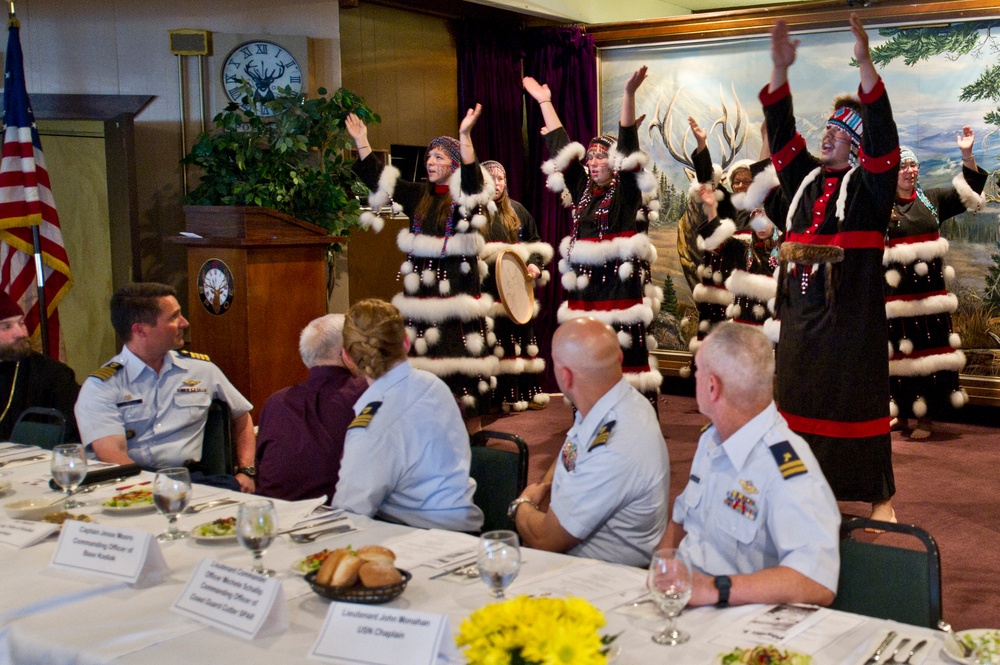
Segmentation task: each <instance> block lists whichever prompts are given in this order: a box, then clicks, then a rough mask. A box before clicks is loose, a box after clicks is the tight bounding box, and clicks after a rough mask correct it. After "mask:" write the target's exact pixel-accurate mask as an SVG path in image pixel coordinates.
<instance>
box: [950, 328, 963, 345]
mask: <svg viewBox="0 0 1000 665" xmlns="http://www.w3.org/2000/svg"><path fill="white" fill-rule="evenodd" d="M948 346H950V347H951V348H953V349H960V348H962V336H961V335H959V334H958V333H957V332H953V333H951V334H950V335H948Z"/></svg>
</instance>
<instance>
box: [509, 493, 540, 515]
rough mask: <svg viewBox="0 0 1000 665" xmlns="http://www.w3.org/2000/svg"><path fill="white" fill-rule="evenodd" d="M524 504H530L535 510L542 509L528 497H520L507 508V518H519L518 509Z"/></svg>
mask: <svg viewBox="0 0 1000 665" xmlns="http://www.w3.org/2000/svg"><path fill="white" fill-rule="evenodd" d="M522 503H526V504H528V505H529V506H531V507H532V508H534V509H535V510H541V508H539V507H538V504H537V503H535V502H534V501H532V500H531V499H529V498H528V497H526V496H519V497H517V498H516V499H514V500H513V501H511V502H510V505H509V506H507V517H509V518H510V519H514V518H515V517H517V508H518V506H520V505H521V504H522Z"/></svg>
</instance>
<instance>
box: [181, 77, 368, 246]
mask: <svg viewBox="0 0 1000 665" xmlns="http://www.w3.org/2000/svg"><path fill="white" fill-rule="evenodd" d="M245 92H246V97H245V99H251V100H252V98H253V90H252V89H251V88H250V87H249V86H245ZM317 92H318V93H319V96H318V97H315V98H306V96H305V95H296V94H293V93H292V91H291V90H290V89H288V88H285V89H284V90H282V91H280V92H279V94H278V96H277V97H276V98H275V99H273V100H270V101H265V102H261V103H260V104H259V105H256V106H255V105H254V104H253V103H250V104H248V106H249V108H248V109H244V108H242V107H240V106H239V105H238V104H230V105H228V106H227V107H226V109H225V110H224V111H223V112H221V113H219V114H218V115H217V116H215V118H214V120H213V121H214V123H215V129H214V131H211V132H205V133H202V134H201V136H199V138H198V142H197V143H196V144H195V145H194V147H193V148H192V149H191V152H190V153H189V154H188V155H187V156H185V157H184V159H183V160H182V162H183V163H185V164H191V165H194V166H197V167H199V168H200V169H201V170H202V176H201V181H200V182H199V184H198V186H197V187H196V188H195V189H194V190H193V191H191V192H190V193H189V194H187V195H186V196H185V197H184V202H185V203H186V204H189V205H221V206H263V207H267V208H273V209H275V210H278V211H279V212H283V213H286V214H289V215H292V216H293V217H297V218H298V219H301V220H303V221H306V222H311V223H313V224H316V225H317V226H321V227H323V228H325V229H327V230H328V231H329V232H330V233H331V234H333V235H347V234H348V233H350V230H351V229H352V228H353V227H355V226H356V225H357V221H358V215H359V214H360V205H359V204H358V201H357V196H358V195H363V194H366V193H367V192H368V189H367V188H366V187H365V186H364V184H362V183H361V181H360V180H358V178H357V177H356V176H355V175H354V173H353V172H352V171H351V168H350V164H349V163H348V162H347V161H346V160H345V159H344V149H345V148H347V147H353V143H352V141H351V137H350V135H349V134H348V133H347V130H346V129H345V127H344V120H345V119H346V118H347V116H348V114H350V113H355V114H357V115H358V117H360V118H361V119H362V120H364V121H365V124H367V125H369V126H371V125H372V124H375V123H378V122H381V118H379V116H378V114H376V113H375V112H374V111H372V110H371V109H370V108H368V107H367V106H366V105H365V103H364V100H363V99H361V97H359V96H357V95H355V94H354V93H352V92H350V91H349V90H346V89H344V88H341V89H339V90H337V91H336V92H334V93H333V94H332V95H329V96H327V91H326V89H324V88H320V89H319V90H318V91H317ZM265 108H266V109H267V110H269V111H271V112H272V115H271V117H267V115H265V114H264V113H262V111H263V110H264V109H265Z"/></svg>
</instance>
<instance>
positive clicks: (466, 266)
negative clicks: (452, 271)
mask: <svg viewBox="0 0 1000 665" xmlns="http://www.w3.org/2000/svg"><path fill="white" fill-rule="evenodd" d="M458 269H459V270H461V271H462V274H463V275H468V274H469V272H470V271H471V270H472V266H470V265H469V262H468V261H462V265H460V266H459V267H458Z"/></svg>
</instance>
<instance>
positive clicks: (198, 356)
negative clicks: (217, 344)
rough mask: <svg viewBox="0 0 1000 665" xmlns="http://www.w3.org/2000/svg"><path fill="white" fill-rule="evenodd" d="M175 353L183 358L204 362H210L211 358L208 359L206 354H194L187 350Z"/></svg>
mask: <svg viewBox="0 0 1000 665" xmlns="http://www.w3.org/2000/svg"><path fill="white" fill-rule="evenodd" d="M177 353H178V354H179V355H182V356H184V357H185V358H192V359H194V360H204V361H206V362H207V361H210V360H211V358H209V357H208V355H207V354H204V353H195V352H194V351H188V350H187V349H180V350H178V351H177Z"/></svg>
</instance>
